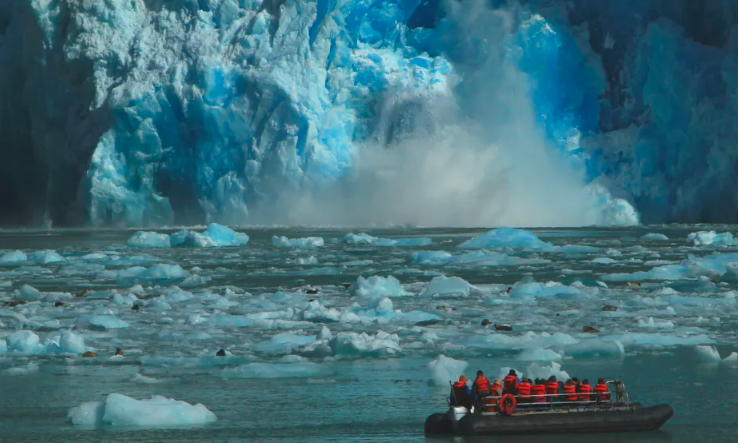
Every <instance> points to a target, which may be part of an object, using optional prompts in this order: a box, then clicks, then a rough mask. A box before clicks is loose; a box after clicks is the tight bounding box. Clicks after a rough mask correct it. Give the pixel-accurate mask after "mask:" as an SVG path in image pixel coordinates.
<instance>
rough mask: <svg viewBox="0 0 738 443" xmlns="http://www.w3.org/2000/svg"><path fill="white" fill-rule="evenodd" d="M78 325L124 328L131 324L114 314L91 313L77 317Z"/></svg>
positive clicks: (98, 327) (99, 327)
mask: <svg viewBox="0 0 738 443" xmlns="http://www.w3.org/2000/svg"><path fill="white" fill-rule="evenodd" d="M77 326H79V327H85V326H91V327H93V328H97V329H124V328H128V327H130V326H131V325H130V323H127V322H125V321H123V320H121V319H119V318H118V317H116V316H114V315H90V316H88V317H80V318H79V319H77Z"/></svg>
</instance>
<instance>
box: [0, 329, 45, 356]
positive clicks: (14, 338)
mask: <svg viewBox="0 0 738 443" xmlns="http://www.w3.org/2000/svg"><path fill="white" fill-rule="evenodd" d="M5 341H6V342H7V347H8V352H10V353H17V354H42V353H43V352H44V351H45V349H44V347H43V346H41V344H40V342H41V339H40V338H39V337H38V335H36V334H34V333H33V332H31V331H17V332H14V333H12V334H10V335H9V336H7V337H5Z"/></svg>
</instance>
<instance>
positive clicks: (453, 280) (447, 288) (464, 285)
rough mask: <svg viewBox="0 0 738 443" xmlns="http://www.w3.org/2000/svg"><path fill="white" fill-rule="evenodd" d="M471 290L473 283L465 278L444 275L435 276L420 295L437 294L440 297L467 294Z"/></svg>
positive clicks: (429, 295)
mask: <svg viewBox="0 0 738 443" xmlns="http://www.w3.org/2000/svg"><path fill="white" fill-rule="evenodd" d="M470 291H471V285H470V284H469V282H467V281H466V280H464V279H463V278H460V277H446V276H443V275H442V276H439V277H434V278H433V280H431V282H430V283H428V286H426V287H425V289H424V290H423V293H422V294H420V295H421V297H432V296H435V295H438V296H440V297H449V296H467V295H469V293H470Z"/></svg>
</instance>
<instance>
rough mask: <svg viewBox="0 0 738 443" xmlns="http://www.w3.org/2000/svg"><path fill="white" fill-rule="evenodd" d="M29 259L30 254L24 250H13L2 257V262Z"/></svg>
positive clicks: (17, 261) (0, 259) (0, 261)
mask: <svg viewBox="0 0 738 443" xmlns="http://www.w3.org/2000/svg"><path fill="white" fill-rule="evenodd" d="M26 260H28V256H27V255H26V254H24V253H23V252H22V251H11V252H8V253H6V254H4V255H3V256H2V257H0V264H3V263H20V262H24V261H26Z"/></svg>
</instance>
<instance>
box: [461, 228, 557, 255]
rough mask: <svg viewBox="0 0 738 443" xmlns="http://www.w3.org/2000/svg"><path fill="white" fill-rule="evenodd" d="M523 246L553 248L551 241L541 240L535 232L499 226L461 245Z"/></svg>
mask: <svg viewBox="0 0 738 443" xmlns="http://www.w3.org/2000/svg"><path fill="white" fill-rule="evenodd" d="M504 247H510V248H523V249H541V250H553V246H552V245H551V244H550V243H546V242H544V241H541V239H539V238H538V237H537V236H536V235H535V234H533V233H532V232H530V231H525V230H523V229H514V228H499V229H495V230H492V231H489V232H485V233H484V234H480V235H477V236H476V237H474V238H471V239H469V240H467V241H465V242H463V243H461V244H460V245H459V248H463V249H483V248H504Z"/></svg>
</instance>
